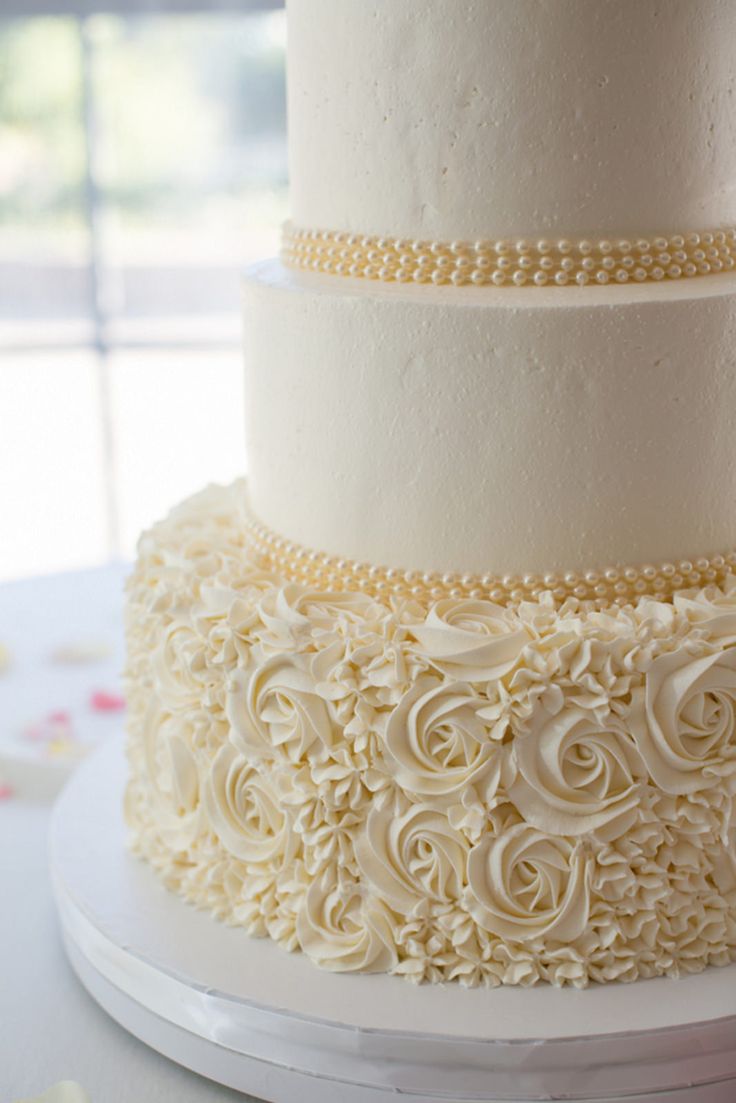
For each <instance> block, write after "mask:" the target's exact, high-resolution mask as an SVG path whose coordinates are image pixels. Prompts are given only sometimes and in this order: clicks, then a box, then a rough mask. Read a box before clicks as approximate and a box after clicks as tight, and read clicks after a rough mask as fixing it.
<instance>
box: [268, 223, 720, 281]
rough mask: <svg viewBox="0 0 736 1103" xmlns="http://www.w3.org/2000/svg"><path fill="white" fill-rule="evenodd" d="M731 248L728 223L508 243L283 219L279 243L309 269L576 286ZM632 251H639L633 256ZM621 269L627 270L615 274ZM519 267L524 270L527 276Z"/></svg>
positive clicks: (697, 269) (698, 263)
mask: <svg viewBox="0 0 736 1103" xmlns="http://www.w3.org/2000/svg"><path fill="white" fill-rule="evenodd" d="M652 250H655V252H656V259H655V257H654V256H653V255H652ZM735 253H736V228H733V227H731V228H729V229H728V230H725V231H724V230H714V231H710V230H706V231H704V232H703V233H702V234H699V233H689V234H687V235H683V234H673V235H672V236H671V237H670V238H666V237H662V236H660V237H657V238H655V239H653V240H652V241H648V240H647V239H645V238H640V239H639V240H638V241H637V242H636V244H632V242H631V241H629V240H628V239H625V238H621V239H618V240H616V241H615V242H613V241H610V240H609V239H603V240H602V241H599V242H598V243H597V244H595V243H594V242H593V241H591V240H590V239H588V238H583V239H581V240H580V241H578V242H574V241H571V240H570V239H568V238H561V239H559V240H558V241H557V242H553V241H551V240H549V239H548V238H539V239H538V240H536V241H531V240H529V239H526V238H523V239H519V240H518V241H516V242H513V243H512V242H509V241H506V240H503V239H500V240H499V241H496V242H489V241H485V240H479V241H475V242H472V243H471V242H467V241H451V242H443V241H419V240H417V241H408V240H406V239H404V238H391V237H387V236H384V237H372V236H370V235H364V236H361V235H359V234H347V233H344V232H341V231H330V230H311V229H305V228H301V227H295V226H292V225H291V224H287V225H286V226H285V228H284V238H283V248H282V255H283V258H284V260H285V262H286V263H288V264H291V265H294V266H295V267H299V268H305V269H308V270H311V271H321V272H324V273H327V274H330V275H335V276H351V277H353V278H356V277H361V278H363V279H378V280H381V281H384V282H386V281H389V282H390V281H396V282H398V283H406V282H409V281H414V282H416V283H420V284H421V283H426V282H429V281H431V282H433V283H435V284H437V285H438V286H441V285H443V284H450V285H453V286H455V287H463V286H465V285H466V284H468V283H473V284H474V285H476V286H478V287H482V286H483V285H484V284H485V283H493V284H494V285H495V286H502V285H503V283H504V282H505V279H504V277H505V276H508V277H510V278H511V280H512V282H513V283H515V284H516V285H517V286H524V284H525V283H526V282H530V283H531V284H532V286H536V287H544V286H545V285H546V283H547V282H548V280H553V281H555V282H557V283H559V284H560V285H561V286H564V285H565V282H566V281H564V280H563V279H561V278H558V276H559V274H560V273H566V274H567V275H568V276H569V277H570V279H571V280H572V281H573V282H574V283H577V284H578V285H580V286H584V285H585V283H586V279H585V276H584V275H583V273H585V274H586V275H587V276H588V277H590V278H592V279H596V280H597V281H598V282H600V283H603V284H605V283H606V282H607V276H611V277H613V278H614V279H616V280H617V281H618V282H621V283H625V282H626V279H627V278H633V279H634V280H636V281H637V282H644V281H645V280H647V279H653V280H661V279H664V278H665V277H668V278H670V279H681V278H683V277H685V278H692V277H694V276H698V275H708V274H710V273H718V272H722V271H732V270H733V269H734V267H735V266H736V258H735V257H734V254H735ZM635 254H638V255H639V259H638V263H637V260H636V257H635ZM622 270H623V271H625V272H626V273H628V276H624V275H622V274H621V272H622ZM497 273H499V274H497ZM520 273H522V274H526V275H527V276H528V277H529V281H527V280H526V279H523V278H522V275H521V274H520ZM539 273H543V274H544V275H538V274H539ZM544 276H546V277H547V278H546V279H545V278H544Z"/></svg>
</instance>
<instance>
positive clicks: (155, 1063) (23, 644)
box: [0, 568, 296, 1103]
mask: <svg viewBox="0 0 736 1103" xmlns="http://www.w3.org/2000/svg"><path fill="white" fill-rule="evenodd" d="M122 577H123V570H122V568H107V569H105V570H98V571H89V572H78V573H74V574H69V575H60V576H56V577H54V578H44V579H38V580H33V581H32V582H22V583H17V584H12V585H6V586H3V587H0V643H3V644H5V645H6V646H7V647H8V648H9V650H10V652H11V654H12V658H13V662H12V666H11V667H10V668H9V669H8V670H7V671H6V672H5V673H4V674H0V740H3V739H5V740H7V739H12V738H13V736H14V735H16V734H17V730H16V729H17V726H18V724H22V723H26V722H30V721H31V720H32V719H33V716H34V715H35V714H36V713H39V714H40V713H41V712H42V711H43V710H45V709H48V708H52V709H54V708H59V709H66V710H68V711H69V712H70V713H71V714H72V715H73V717H75V719H76V722H77V723H78V724H79V725H82V726H84V725H85V724H86V725H87V726H86V729H85V733H84V734H85V737H88V738H92V737H93V735H94V729H93V724H94V718H93V717H92V716H91V714H90V713H89V710H88V709H86V708H85V702H86V697H85V693H86V691H87V688H89V689H91V688H92V687H93V686H96V687H98V688H99V686H100V682H101V680H102V682H103V683H104V685H103V686H102V688H106V689H111V688H114V687H113V686H112V685H111V681H112V680H114V679H115V678H116V677H117V669H118V667H119V660H120V654H121V644H120V607H121V599H120V593H121V581H122ZM93 637H94V638H96V639H102V638H109V639H110V641H111V646H110V649H109V650H110V653H109V655H108V656H107V657H106V658H105V659H104V660H99V661H98V662H97V663H78V664H72V665H71V666H68V665H65V664H54V663H50V662H49V658H48V657H49V655H51V654H52V653H53V651H54V650H55V649H57V648H58V647H59V646H60V645H63V644H65V643H69V642H73V641H74V640H83V639H92V638H93ZM98 720H99V726H100V729H99V730H100V737H101V738H104V734H105V730H106V729H110V728H111V727H112V726H114V725H117V726H118V727H119V725H120V724H121V723H122V717H121V716H120V715H119V714H116V715H112V716H101V717H98ZM50 808H51V805H50V802H49V801H47V800H45V799H41V798H40V796H39V793H36V795H35V797H34V795H33V794H32V793H30V791H29V795H24V793H23V792H17V793H15V794H14V795H13V796H8V797H6V798H5V799H2V800H0V1103H13V1101H14V1100H16V1099H21V1098H23V1097H26V1096H32V1095H36V1094H39V1093H40V1092H41V1091H43V1090H44V1089H46V1088H47V1087H49V1085H51V1084H53V1083H55V1082H57V1081H59V1080H77V1081H78V1082H79V1083H80V1084H81V1085H82V1086H83V1087H84V1088H85V1090H86V1091H87V1093H88V1095H89V1097H90V1100H91V1103H210V1101H218V1103H220V1101H221V1103H235V1101H238V1103H244V1100H245V1099H246V1097H244V1096H242V1095H239V1094H237V1093H236V1092H232V1091H229V1090H228V1089H226V1088H220V1087H218V1086H216V1085H215V1084H212V1083H211V1082H210V1081H207V1080H203V1079H201V1078H200V1077H199V1076H195V1075H194V1074H193V1073H189V1072H187V1071H185V1070H184V1069H183V1068H180V1067H179V1066H177V1065H174V1064H172V1063H171V1062H170V1061H168V1060H166V1058H164V1057H161V1056H159V1054H157V1053H154V1052H153V1050H150V1049H148V1047H147V1046H144V1045H143V1044H142V1043H141V1042H138V1041H137V1040H136V1039H135V1038H133V1037H131V1036H130V1035H129V1034H127V1033H126V1032H125V1031H124V1030H122V1029H121V1028H120V1027H119V1026H118V1025H117V1024H116V1023H115V1022H113V1021H112V1019H110V1018H108V1016H107V1015H106V1014H105V1013H104V1012H103V1011H101V1010H100V1009H99V1008H98V1007H97V1005H96V1004H95V1003H94V1002H93V1000H92V999H91V998H90V997H89V996H88V995H87V993H86V991H85V990H84V989H83V988H82V987H81V985H80V984H79V983H78V981H77V979H76V977H75V976H74V974H73V973H72V971H71V969H70V968H69V966H68V965H67V962H66V959H65V957H64V952H63V949H62V946H61V942H60V939H59V934H58V931H57V927H56V920H55V914H54V907H53V902H52V899H51V890H50V885H49V879H48V873H47V866H46V836H47V831H48V823H49V815H50ZM295 1103H296V1101H295Z"/></svg>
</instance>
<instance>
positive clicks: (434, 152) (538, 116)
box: [126, 0, 736, 986]
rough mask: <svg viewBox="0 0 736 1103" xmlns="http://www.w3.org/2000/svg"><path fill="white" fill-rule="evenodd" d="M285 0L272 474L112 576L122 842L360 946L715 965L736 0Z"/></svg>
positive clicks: (582, 971) (271, 349)
mask: <svg viewBox="0 0 736 1103" xmlns="http://www.w3.org/2000/svg"><path fill="white" fill-rule="evenodd" d="M316 7H318V8H319V12H318V16H317V17H316V11H315V8H316ZM289 19H290V28H289V93H288V99H289V116H290V176H291V188H292V218H293V223H289V224H287V226H286V228H285V238H284V251H283V262H285V263H283V262H282V263H278V262H268V263H265V264H262V265H259V266H258V267H256V268H255V269H253V270H251V272H250V273H249V274H248V276H247V278H246V281H245V295H244V320H245V325H244V336H245V360H246V385H245V395H246V428H247V437H248V454H249V471H248V487H247V492H246V488H245V485H244V484H243V483H236V484H234V485H233V486H231V487H228V488H210V489H209V490H207V491H205V492H203V493H202V494H200V495H198V496H197V497H195V498H192V499H190V500H189V501H187V502H185V503H184V504H183V505H182V506H180V507H178V508H177V509H176V510H174V512H173V513H172V514H171V515H170V517H169V518H168V519H167V520H166V521H163V522H161V523H160V524H159V525H157V526H155V527H154V528H153V529H152V530H151V531H150V532H149V533H147V534H145V535H144V536H143V538H142V540H141V543H140V547H139V556H138V561H137V564H136V567H135V569H134V572H133V575H132V577H131V579H130V583H129V590H128V602H127V636H128V668H127V682H128V698H129V704H130V710H129V759H130V780H129V784H128V789H127V795H126V814H127V820H128V824H129V826H130V832H131V841H132V845H133V848H134V849H135V851H136V852H137V853H139V854H141V855H142V856H144V857H145V858H146V859H148V861H149V862H150V863H151V864H152V865H153V867H154V868H155V869H156V870H157V871H158V873H159V874H160V875H161V877H162V878H163V880H164V882H165V883H166V884H167V885H169V886H170V887H171V888H172V889H174V890H175V891H177V892H179V893H180V894H181V895H183V896H184V897H185V898H186V899H188V900H190V901H191V902H193V903H194V904H196V905H198V906H200V907H203V908H206V909H208V910H209V911H210V912H211V913H212V914H214V915H215V916H217V917H218V918H220V919H222V920H224V921H226V922H228V923H232V924H236V925H238V926H241V927H242V928H244V930H245V931H246V932H247V933H249V934H251V935H257V936H267V937H270V938H271V939H273V940H274V941H276V942H278V943H280V944H281V945H282V946H284V947H285V948H286V949H289V950H297V949H300V950H302V951H303V952H304V953H305V954H307V955H308V956H309V957H310V958H311V960H312V961H313V962H315V963H316V964H317V965H320V966H322V967H324V968H327V969H332V970H336V971H365V972H376V971H379V972H390V973H396V974H400V975H404V976H407V977H409V978H410V979H412V980H415V981H421V980H427V981H446V980H457V981H459V982H461V983H463V984H466V985H497V984H517V985H531V984H535V983H537V982H540V981H543V982H550V983H554V984H558V985H565V984H570V985H575V986H584V985H586V984H587V983H589V982H590V981H598V982H605V981H614V980H624V981H628V980H635V979H636V978H639V977H642V978H645V977H653V976H658V975H667V976H673V977H674V976H678V975H680V974H682V973H687V972H694V971H698V970H702V969H704V968H705V967H706V966H707V965H711V964H712V965H725V964H727V963H728V962H731V961H732V960H734V959H736V820H735V819H734V800H735V798H736V573H734V571H735V570H736V554H735V553H734V540H736V530H735V529H734V515H735V514H734V509H735V507H736V449H734V434H733V413H734V410H736V353H735V352H734V350H735V349H736V273H735V272H734V271H733V270H732V268H733V263H734V230H733V227H734V226H736V188H734V183H733V181H734V179H736V124H735V123H734V118H736V116H735V115H734V111H733V95H734V84H735V81H736V76H735V72H736V70H734V63H733V49H732V43H733V37H734V33H735V32H736V6H735V5H734V4H733V3H732V2H731V0H668V3H667V4H666V5H665V4H663V3H662V2H661V0H401V3H398V2H397V0H371V2H370V3H367V2H366V0H319V4H318V5H317V4H316V0H289ZM673 73H675V74H676V79H674V78H673ZM335 276H341V277H344V278H341V279H336V278H335ZM693 277H698V278H693ZM456 285H457V286H456Z"/></svg>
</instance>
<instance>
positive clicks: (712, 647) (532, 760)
mask: <svg viewBox="0 0 736 1103" xmlns="http://www.w3.org/2000/svg"><path fill="white" fill-rule="evenodd" d="M243 494H244V487H243V485H242V484H235V485H234V486H233V487H231V488H225V489H218V488H211V489H209V490H207V491H206V492H203V493H202V494H200V495H198V496H197V497H195V498H193V499H191V500H189V501H188V502H186V503H184V504H183V505H182V506H180V507H179V508H178V509H177V510H175V511H174V512H173V513H172V514H171V516H170V517H169V518H168V519H167V520H166V521H165V522H162V523H161V524H159V525H157V526H156V527H155V528H154V529H153V530H152V531H151V532H150V533H148V534H146V535H144V537H143V538H142V540H141V544H140V549H139V559H138V562H137V565H136V568H135V571H134V573H133V575H132V578H131V580H130V583H129V594H128V607H127V633H128V647H129V662H128V682H129V702H130V721H129V731H130V739H129V758H130V764H131V780H130V783H129V786H128V792H127V797H126V812H127V818H128V823H129V825H130V828H131V835H132V843H133V846H134V848H135V849H136V850H137V852H139V853H140V854H142V855H143V856H145V857H146V858H147V859H148V860H149V861H150V862H151V863H152V864H153V866H154V867H155V868H156V869H157V871H158V872H159V873H160V875H161V876H162V877H163V879H164V881H165V883H166V884H167V885H169V887H171V888H173V889H175V890H176V891H178V892H180V893H182V894H183V895H184V896H185V897H186V898H187V899H189V900H190V901H192V902H193V903H195V904H197V905H199V906H202V907H206V908H208V909H209V910H210V911H212V912H213V913H214V914H215V915H217V916H218V917H220V918H222V919H225V920H226V921H227V922H230V923H235V924H238V925H241V926H243V927H244V928H245V929H246V930H247V931H248V932H249V933H250V934H253V935H266V936H268V937H270V938H272V939H274V940H276V941H277V942H279V943H281V944H282V945H283V946H284V947H286V948H287V949H292V950H293V949H301V950H303V951H304V952H305V953H306V954H308V955H309V957H310V958H311V959H312V961H314V962H315V963H316V964H317V965H320V966H322V967H323V968H327V969H332V970H337V971H374V972H375V971H390V972H394V973H398V974H402V975H405V976H408V977H409V978H410V979H413V980H416V981H419V980H430V981H440V980H451V979H456V980H459V981H461V982H462V983H464V984H467V985H478V984H487V985H497V984H524V985H530V984H535V983H537V982H539V981H548V982H551V983H555V984H573V985H577V986H582V985H585V984H587V983H588V982H589V981H591V980H595V981H601V982H604V981H612V980H634V979H636V978H637V977H652V976H657V975H663V974H666V975H669V976H677V975H679V974H681V973H683V972H694V971H699V970H701V969H702V968H704V967H705V966H706V965H707V964H726V963H728V962H729V961H730V960H732V959H733V958H734V957H736V849H735V838H734V819H733V810H734V793H735V792H736V578H734V577H733V576H729V577H728V578H727V579H726V581H725V582H724V584H723V586H722V587H715V586H714V587H710V588H708V589H705V590H692V591H682V592H680V593H678V594H676V595H675V596H674V599H673V601H672V602H663V601H656V600H654V599H651V598H644V599H641V600H640V601H638V602H637V603H636V604H633V605H629V606H625V607H622V608H617V607H612V608H611V609H610V610H599V611H595V610H592V609H586V608H584V607H583V606H582V605H581V604H580V603H579V602H577V601H576V600H575V599H570V600H568V601H567V602H566V603H565V605H564V606H563V607H562V608H556V607H555V605H554V602H553V601H552V600H551V598H550V599H549V600H548V599H547V598H545V597H544V596H542V597H540V599H539V600H536V601H530V602H525V603H523V604H522V605H521V606H520V607H519V608H518V609H516V610H514V611H511V610H508V609H502V608H500V607H498V606H496V605H494V604H493V603H492V602H488V601H475V602H474V601H468V600H466V599H458V600H454V601H453V600H450V601H443V602H438V603H437V604H436V605H435V606H434V607H432V608H431V609H430V610H427V609H426V608H424V607H423V606H420V605H417V604H416V603H412V602H411V601H408V600H400V601H399V600H393V601H391V600H388V599H386V600H382V601H377V600H375V599H373V598H371V597H369V596H367V595H364V594H361V593H358V592H354V593H345V594H337V595H336V594H332V593H320V592H318V591H314V590H309V589H307V588H305V587H302V586H299V585H298V584H296V583H290V582H285V581H284V580H283V579H280V578H279V577H278V576H276V575H273V574H270V575H269V574H267V573H265V572H264V571H263V569H262V568H261V567H260V566H259V565H258V564H257V563H255V562H253V561H252V560H251V559H249V557H248V555H247V552H246V548H245V543H244V535H243V527H242V523H241V517H242V496H243Z"/></svg>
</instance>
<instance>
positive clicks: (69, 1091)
mask: <svg viewBox="0 0 736 1103" xmlns="http://www.w3.org/2000/svg"><path fill="white" fill-rule="evenodd" d="M15 1103H89V1096H88V1095H87V1093H86V1091H85V1090H84V1088H83V1087H82V1085H81V1084H78V1083H77V1082H76V1080H61V1081H60V1082H59V1083H58V1084H54V1085H53V1087H50V1088H48V1089H47V1090H46V1091H45V1092H42V1093H41V1095H34V1096H33V1098H26V1099H17V1100H16V1101H15Z"/></svg>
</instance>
